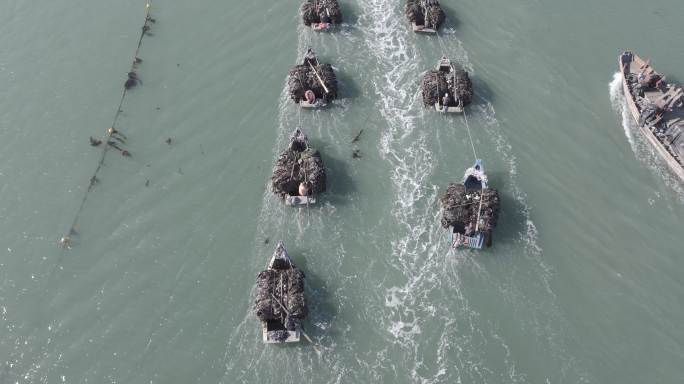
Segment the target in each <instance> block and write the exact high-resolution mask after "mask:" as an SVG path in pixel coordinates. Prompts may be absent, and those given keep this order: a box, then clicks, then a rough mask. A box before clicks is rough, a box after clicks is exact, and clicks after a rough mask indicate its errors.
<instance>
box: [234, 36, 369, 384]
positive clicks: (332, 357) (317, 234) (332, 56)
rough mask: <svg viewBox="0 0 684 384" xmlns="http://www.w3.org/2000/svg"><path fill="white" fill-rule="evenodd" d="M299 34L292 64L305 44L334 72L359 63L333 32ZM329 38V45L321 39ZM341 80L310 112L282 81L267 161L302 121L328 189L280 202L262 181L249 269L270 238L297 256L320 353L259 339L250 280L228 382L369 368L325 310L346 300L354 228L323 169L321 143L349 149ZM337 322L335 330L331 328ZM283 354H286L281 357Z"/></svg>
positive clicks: (303, 378)
mask: <svg viewBox="0 0 684 384" xmlns="http://www.w3.org/2000/svg"><path fill="white" fill-rule="evenodd" d="M342 32H343V33H344V34H346V35H348V36H345V38H346V39H348V40H350V41H352V42H354V40H355V39H356V37H355V36H353V34H351V33H349V28H345V29H343V31H342ZM298 35H299V38H298V42H297V53H296V57H295V61H294V62H293V63H292V65H294V64H295V63H297V62H299V61H300V60H301V58H302V57H303V55H304V53H305V52H306V50H307V48H309V47H311V48H313V49H314V51H316V53H317V55H318V56H319V58H320V59H321V61H322V62H330V63H332V64H333V68H334V69H335V71H336V73H338V74H339V71H340V68H347V67H349V66H350V65H352V64H355V65H358V63H351V62H350V61H349V59H347V58H346V56H347V55H345V54H344V52H343V50H344V48H341V47H339V46H338V44H336V43H338V38H337V37H334V39H333V40H334V43H335V44H331V43H330V42H329V41H327V39H329V38H331V36H327V35H326V34H314V33H313V32H311V31H309V30H308V29H307V28H304V27H303V26H301V25H299V26H298ZM332 36H335V35H332ZM326 42H328V44H325V43H326ZM352 60H353V59H352ZM289 69H290V68H283V77H284V78H286V77H287V73H288V71H289ZM348 70H349V69H347V71H348ZM338 76H339V75H338ZM338 81H339V79H338ZM339 87H340V90H341V98H340V99H337V100H335V101H334V102H333V104H332V105H331V106H328V107H327V108H324V109H320V110H313V111H309V110H298V108H299V107H298V106H297V105H296V104H294V103H293V101H292V100H291V99H290V97H289V92H288V86H287V81H285V82H284V84H283V88H282V90H281V92H280V96H279V99H278V100H279V101H278V115H277V122H276V142H275V144H274V147H273V159H272V163H271V164H273V163H275V160H276V159H277V158H278V156H279V155H280V153H281V152H282V151H283V150H284V149H285V148H286V147H287V145H289V138H290V135H291V133H292V132H293V131H294V129H295V128H296V127H301V128H302V129H303V131H304V132H305V133H306V134H307V136H308V137H309V140H310V141H311V142H312V145H313V146H314V147H316V148H317V149H319V150H320V151H321V152H322V155H323V161H324V163H325V165H326V173H327V176H328V188H327V191H326V193H324V194H323V195H322V196H321V198H320V199H319V202H318V203H317V204H316V205H314V206H311V207H307V208H300V209H297V208H293V207H287V206H285V205H284V203H283V202H282V201H280V199H278V198H277V197H276V196H275V195H273V193H272V192H271V186H270V180H269V181H268V182H267V183H266V184H267V185H266V186H265V188H264V193H263V197H262V206H261V210H260V213H259V216H258V220H257V233H256V237H255V240H254V249H255V251H254V255H253V257H252V260H253V261H252V262H251V264H250V273H253V274H254V275H256V273H257V272H258V271H260V270H262V269H263V268H264V266H265V264H266V262H267V261H268V258H269V257H270V255H271V254H272V252H273V249H274V247H275V244H276V243H277V242H278V241H280V240H282V241H283V242H284V244H285V246H286V248H287V249H288V251H289V253H290V255H291V256H292V257H293V259H294V262H295V263H296V264H299V266H300V267H302V268H303V270H304V272H305V273H306V274H307V276H308V278H307V282H306V284H305V289H306V293H305V295H306V300H307V305H308V307H309V316H308V318H307V320H306V321H305V329H306V332H307V333H308V334H309V336H311V338H312V339H313V340H314V343H315V344H316V348H317V349H318V350H319V351H320V354H319V353H317V352H316V351H315V350H314V348H313V347H312V346H311V345H309V343H308V342H306V341H302V342H301V343H300V344H298V345H296V346H288V347H286V348H287V349H288V351H286V350H285V348H277V347H276V348H274V347H272V346H268V345H264V344H262V342H261V328H260V325H259V322H258V320H257V318H256V317H255V316H254V314H253V312H252V302H253V299H254V297H255V287H253V286H252V287H250V291H249V292H245V293H244V295H245V297H246V301H247V302H246V305H245V306H246V307H247V311H246V312H245V314H244V318H243V319H242V321H241V322H240V323H239V324H238V325H237V327H235V328H233V329H231V330H230V331H229V334H228V336H227V340H228V341H227V345H226V351H225V354H224V356H223V357H222V363H223V364H224V366H225V371H224V379H225V380H226V381H227V382H242V381H250V382H251V381H254V380H256V381H257V382H261V383H282V382H311V383H320V382H323V381H322V380H321V377H325V378H326V379H325V382H331V383H335V382H341V381H343V379H345V380H346V379H349V378H353V377H355V376H356V375H359V374H364V373H366V372H362V371H361V370H358V369H352V368H351V367H350V366H351V365H353V364H350V362H349V361H348V360H345V356H354V350H355V348H354V344H353V338H352V334H351V331H352V330H351V327H349V326H348V325H347V326H345V324H341V323H340V322H339V321H337V322H335V321H336V313H335V310H330V309H327V308H326V303H325V300H326V298H325V297H326V296H332V297H336V298H338V299H339V300H343V299H344V298H345V293H344V291H345V289H348V286H353V285H354V281H353V280H351V279H348V278H347V277H346V276H343V275H341V272H340V270H341V269H342V267H341V266H342V262H343V261H344V260H345V258H346V257H347V252H346V250H345V248H344V245H343V244H344V242H345V240H344V238H343V236H346V235H349V234H351V235H354V233H349V232H348V231H347V232H346V233H345V222H344V220H343V217H342V216H341V215H340V213H339V212H338V208H337V207H336V206H335V205H334V204H333V203H332V202H331V200H332V199H331V195H333V196H334V195H335V186H336V184H335V183H336V181H335V176H336V175H335V172H334V171H333V170H331V169H330V168H328V166H329V164H328V163H327V161H326V160H327V159H326V158H327V156H328V154H327V151H328V150H327V149H323V148H322V147H326V148H328V147H332V148H330V149H331V151H332V152H335V151H337V152H341V151H342V149H341V148H342V147H343V146H344V147H345V148H344V149H348V140H346V137H347V136H349V133H348V132H346V129H345V128H347V127H346V125H345V123H346V121H347V119H348V114H349V113H350V111H351V105H352V103H351V102H350V100H348V99H346V98H345V97H344V90H345V88H344V87H345V85H344V83H340V84H339ZM331 187H332V188H331ZM338 198H339V197H338ZM312 276H314V277H315V276H317V277H319V280H329V279H331V280H337V281H342V282H343V283H341V285H342V286H341V287H340V288H338V290H337V291H335V292H326V291H325V288H324V287H316V286H314V285H312V280H311V278H312ZM323 284H324V285H325V283H323ZM337 305H338V306H340V305H343V304H337ZM336 310H337V311H339V309H336ZM334 322H335V332H330V330H331V329H332V328H333V323H334ZM338 340H344V341H343V342H338ZM293 349H294V350H293ZM285 354H287V358H285V357H284V356H285ZM321 372H324V374H323V375H322V374H321ZM357 381H358V382H362V381H363V379H362V378H359V379H358V380H357Z"/></svg>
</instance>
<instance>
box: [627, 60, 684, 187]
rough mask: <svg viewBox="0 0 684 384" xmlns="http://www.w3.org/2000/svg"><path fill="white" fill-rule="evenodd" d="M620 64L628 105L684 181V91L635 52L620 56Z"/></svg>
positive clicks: (642, 129)
mask: <svg viewBox="0 0 684 384" xmlns="http://www.w3.org/2000/svg"><path fill="white" fill-rule="evenodd" d="M619 65H620V73H622V87H623V91H624V94H625V98H626V99H627V105H628V106H629V111H630V113H631V114H632V117H633V118H634V120H635V121H636V122H637V124H638V125H639V131H640V132H641V133H642V134H643V135H644V136H645V137H646V139H647V140H648V142H649V144H651V146H653V148H655V150H656V152H658V155H660V157H662V158H663V160H665V162H666V163H667V165H668V166H669V167H670V169H671V170H672V172H674V173H675V174H676V175H677V176H679V179H680V180H682V181H684V98H683V94H684V91H682V88H681V87H677V86H675V85H673V84H669V83H667V82H666V81H665V76H663V75H661V74H660V73H658V72H656V71H655V70H654V69H653V68H651V64H650V61H644V60H643V59H642V58H640V57H639V56H637V55H635V54H634V53H632V52H629V51H627V52H624V53H623V54H622V55H620V58H619Z"/></svg>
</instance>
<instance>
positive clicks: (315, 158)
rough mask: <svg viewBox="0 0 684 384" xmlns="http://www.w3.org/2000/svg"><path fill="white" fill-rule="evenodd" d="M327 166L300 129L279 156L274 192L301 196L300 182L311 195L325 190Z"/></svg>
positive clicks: (274, 179)
mask: <svg viewBox="0 0 684 384" xmlns="http://www.w3.org/2000/svg"><path fill="white" fill-rule="evenodd" d="M325 183H326V177H325V168H324V167H323V160H322V159H321V154H320V153H319V152H318V151H317V150H316V149H314V148H311V147H309V143H308V139H307V138H306V135H304V133H302V132H301V131H300V130H299V129H298V130H296V131H295V133H294V134H293V135H292V138H291V142H290V146H289V147H288V148H287V149H286V150H285V151H284V152H283V153H282V154H280V156H279V157H278V160H277V161H276V165H275V168H274V169H273V176H272V177H271V184H272V187H273V193H275V194H276V195H279V196H280V197H282V198H284V197H286V196H288V195H289V196H299V195H300V193H299V191H300V184H303V187H305V189H306V190H307V191H308V194H309V195H314V194H318V193H322V192H325Z"/></svg>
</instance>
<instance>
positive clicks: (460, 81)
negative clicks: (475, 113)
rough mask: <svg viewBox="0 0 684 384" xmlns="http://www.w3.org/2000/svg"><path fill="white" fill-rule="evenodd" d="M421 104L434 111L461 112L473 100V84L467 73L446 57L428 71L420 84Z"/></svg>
mask: <svg viewBox="0 0 684 384" xmlns="http://www.w3.org/2000/svg"><path fill="white" fill-rule="evenodd" d="M422 93H423V104H424V105H425V107H426V108H433V107H434V108H435V110H436V111H439V112H446V113H454V112H463V108H464V107H465V106H466V105H468V104H470V102H471V101H472V98H473V83H472V82H471V81H470V77H468V72H466V71H465V70H463V69H462V68H460V67H458V66H457V65H456V64H453V63H452V62H451V60H449V59H448V58H447V57H446V56H442V58H441V59H440V60H439V62H438V63H437V67H436V68H435V69H434V70H431V71H428V72H427V73H426V74H425V76H424V77H423V83H422Z"/></svg>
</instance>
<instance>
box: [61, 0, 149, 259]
mask: <svg viewBox="0 0 684 384" xmlns="http://www.w3.org/2000/svg"><path fill="white" fill-rule="evenodd" d="M151 6H152V0H148V1H147V2H146V4H145V23H144V24H143V26H142V28H141V31H140V38H139V39H138V46H137V48H136V49H135V55H134V56H133V63H132V64H131V69H130V71H129V72H128V80H127V81H126V84H125V85H124V89H123V92H122V93H121V99H119V106H118V107H117V109H116V113H114V119H113V121H112V124H111V126H110V128H108V129H107V131H106V135H105V140H104V148H103V149H102V154H101V156H100V160H99V161H98V163H97V167H96V168H95V172H93V175H92V176H91V177H90V181H89V184H88V189H87V190H86V192H85V194H84V195H83V199H82V200H81V204H80V206H79V207H78V209H77V210H76V214H75V215H74V220H73V221H72V223H71V227H70V228H69V232H68V233H67V234H66V235H65V236H63V237H62V238H61V239H60V240H59V243H60V245H61V246H62V248H64V249H71V245H72V243H71V236H73V235H76V234H77V232H76V225H77V224H78V219H79V217H80V216H81V213H82V212H83V209H84V207H85V203H86V201H87V200H88V195H89V194H90V192H91V191H92V190H93V188H94V187H95V184H97V182H98V181H99V180H98V178H97V175H98V173H99V172H100V169H102V166H103V165H104V160H105V156H106V155H107V152H108V151H109V149H110V147H111V148H115V149H117V150H119V151H120V152H121V154H122V155H124V156H130V153H129V152H128V151H126V150H122V149H121V148H119V146H118V145H117V144H116V141H118V142H120V143H123V142H124V141H125V140H126V136H124V135H123V134H122V133H120V132H119V131H117V130H116V123H117V121H118V120H119V116H121V112H123V110H122V109H121V108H122V107H123V103H124V100H125V98H126V94H127V91H128V89H129V88H132V87H133V86H135V85H137V83H138V82H140V83H141V84H142V82H141V81H140V79H138V77H137V75H136V73H135V69H136V66H137V64H139V63H141V62H142V60H141V59H140V58H138V54H139V53H140V47H141V46H142V41H143V37H145V35H146V34H147V32H148V31H149V30H150V29H151V28H150V25H149V24H150V23H155V19H153V18H151V17H150V8H151ZM114 140H116V141H114ZM96 142H99V143H102V141H99V140H97V141H96ZM92 143H93V140H92V138H91V144H92ZM95 145H99V144H95Z"/></svg>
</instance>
